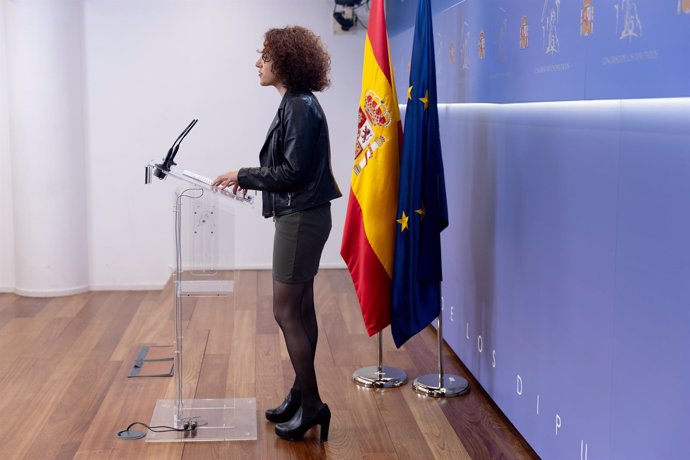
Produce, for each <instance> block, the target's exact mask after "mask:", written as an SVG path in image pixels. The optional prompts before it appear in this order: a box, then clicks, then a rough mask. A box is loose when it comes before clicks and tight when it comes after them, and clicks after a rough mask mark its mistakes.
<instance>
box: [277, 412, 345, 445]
mask: <svg viewBox="0 0 690 460" xmlns="http://www.w3.org/2000/svg"><path fill="white" fill-rule="evenodd" d="M316 425H320V426H321V442H326V441H328V428H329V427H330V425H331V411H330V409H329V408H328V406H327V405H326V404H324V405H323V406H321V408H320V409H319V410H318V411H316V413H315V414H314V415H312V416H311V417H308V418H305V417H304V412H303V410H302V407H300V408H299V409H298V410H297V413H296V414H295V416H294V417H292V420H290V421H289V422H285V423H279V424H278V425H276V434H277V435H278V436H280V437H281V438H283V439H288V440H290V441H299V440H300V439H302V438H303V437H304V433H306V432H307V431H308V430H309V429H310V428H312V427H315V426H316Z"/></svg>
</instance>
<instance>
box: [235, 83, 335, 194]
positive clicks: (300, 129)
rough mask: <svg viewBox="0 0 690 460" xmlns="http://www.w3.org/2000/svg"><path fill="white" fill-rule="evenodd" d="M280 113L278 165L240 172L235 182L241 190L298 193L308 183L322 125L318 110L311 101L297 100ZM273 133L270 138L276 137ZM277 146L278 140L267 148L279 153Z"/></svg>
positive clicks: (300, 98) (299, 98) (243, 169)
mask: <svg viewBox="0 0 690 460" xmlns="http://www.w3.org/2000/svg"><path fill="white" fill-rule="evenodd" d="M283 110H284V113H283V119H282V121H281V123H283V126H282V127H281V128H282V132H283V142H282V147H283V152H282V155H281V154H280V152H278V154H277V155H275V156H274V158H275V159H276V160H277V161H279V162H280V163H279V164H273V165H270V166H261V167H255V168H242V169H240V171H239V173H238V179H237V180H238V183H239V185H240V187H242V188H244V189H250V190H264V191H269V192H289V191H292V190H297V189H299V188H300V186H301V185H302V184H303V183H305V182H307V181H308V180H309V179H310V177H309V176H310V171H311V165H312V164H313V156H314V150H315V148H316V144H317V142H318V138H319V135H320V130H321V125H322V123H321V120H320V118H319V116H318V109H317V107H315V104H314V101H313V100H311V99H308V98H303V97H296V98H293V99H291V100H290V101H288V103H286V104H285V108H284V109H283ZM276 132H277V130H276ZM276 132H274V133H273V134H272V135H273V136H275V135H276ZM280 146H281V144H280V142H279V140H278V141H275V140H273V139H272V140H271V142H270V143H269V146H268V148H269V149H272V148H278V149H280ZM269 153H271V152H269ZM274 161H275V160H274Z"/></svg>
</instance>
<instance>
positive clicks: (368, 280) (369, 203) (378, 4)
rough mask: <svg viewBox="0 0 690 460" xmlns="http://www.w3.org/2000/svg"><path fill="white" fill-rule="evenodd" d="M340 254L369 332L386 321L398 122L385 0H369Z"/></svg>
mask: <svg viewBox="0 0 690 460" xmlns="http://www.w3.org/2000/svg"><path fill="white" fill-rule="evenodd" d="M368 27H369V28H368V32H367V37H366V42H365V45H364V63H363V66H362V94H361V97H360V101H359V113H358V132H357V141H356V143H355V160H354V163H353V168H352V178H351V189H350V196H349V201H348V209H347V215H346V219H345V232H344V235H343V242H342V247H341V255H342V256H343V259H344V260H345V262H346V263H347V266H348V269H349V270H350V275H351V276H352V281H353V282H354V285H355V290H356V291H357V297H358V299H359V303H360V307H361V309H362V315H363V317H364V324H365V326H366V328H367V332H368V333H369V335H373V334H375V333H377V332H379V331H380V330H381V329H383V328H385V327H386V326H388V325H389V324H390V305H391V285H392V277H393V262H394V251H395V232H396V222H395V219H396V216H395V214H396V210H397V206H398V185H399V180H400V145H401V142H402V127H401V124H400V112H399V109H398V100H397V97H396V93H395V83H394V79H393V72H392V65H391V61H390V53H389V47H388V36H387V32H386V19H385V15H384V10H383V0H373V1H372V3H371V10H370V16H369V25H368Z"/></svg>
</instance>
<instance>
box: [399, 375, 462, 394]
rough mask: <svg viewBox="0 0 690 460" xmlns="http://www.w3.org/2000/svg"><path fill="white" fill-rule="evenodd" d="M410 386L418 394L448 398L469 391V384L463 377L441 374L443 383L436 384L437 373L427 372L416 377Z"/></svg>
mask: <svg viewBox="0 0 690 460" xmlns="http://www.w3.org/2000/svg"><path fill="white" fill-rule="evenodd" d="M412 388H413V389H414V391H416V392H417V393H419V394H422V395H424V396H431V397H432V398H450V397H453V396H460V395H463V394H465V393H467V392H469V391H470V384H469V383H468V382H467V380H465V379H464V378H462V377H460V376H457V375H453V374H443V385H442V386H441V387H440V388H439V386H438V374H427V375H422V376H421V377H417V378H416V379H415V381H414V383H413V384H412Z"/></svg>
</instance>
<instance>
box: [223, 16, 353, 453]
mask: <svg viewBox="0 0 690 460" xmlns="http://www.w3.org/2000/svg"><path fill="white" fill-rule="evenodd" d="M260 53H261V56H260V57H259V59H258V60H257V61H256V67H257V68H258V69H259V83H260V84H261V86H273V87H275V88H276V89H277V90H278V92H279V93H280V95H281V96H282V100H281V102H280V106H279V107H278V113H277V114H276V116H275V118H274V119H273V122H272V124H271V126H270V128H269V132H268V135H267V136H266V140H265V142H264V145H263V147H262V148H261V152H260V153H259V163H260V165H261V166H259V167H254V168H241V169H239V170H237V171H230V172H228V173H226V174H222V175H220V176H218V177H217V178H216V179H215V180H214V181H213V185H214V186H218V187H222V188H225V187H232V191H233V192H234V193H237V192H238V191H245V190H261V191H262V199H263V215H264V217H272V218H273V220H274V221H275V229H276V230H275V237H274V241H273V314H274V316H275V319H276V321H277V322H278V325H279V326H280V328H281V330H282V331H283V336H284V337H285V343H286V345H287V349H288V354H289V355H290V361H291V362H292V367H293V368H294V370H295V381H294V383H293V385H292V388H291V389H290V392H289V393H288V395H287V397H286V398H285V400H284V401H283V403H282V404H281V405H279V406H278V407H276V408H274V409H269V410H267V411H266V418H267V419H268V420H270V421H272V422H276V423H278V424H277V425H276V429H275V431H276V434H277V435H278V436H280V437H282V438H286V439H291V440H297V439H302V437H303V436H304V433H305V432H306V431H307V430H309V429H310V428H311V427H313V426H316V425H320V429H321V441H326V440H328V428H329V424H330V420H331V412H330V410H329V409H328V406H327V405H325V404H323V402H322V401H321V398H320V396H319V390H318V386H317V383H316V372H315V371H314V356H315V354H316V342H317V337H318V329H317V324H316V313H315V311H314V276H315V275H316V273H317V271H318V268H319V261H320V259H321V251H322V250H323V246H324V244H325V243H326V240H327V239H328V235H329V233H330V230H331V205H330V201H331V200H332V199H334V198H338V197H340V196H341V193H340V190H339V189H338V185H337V184H336V182H335V179H334V178H333V173H332V171H331V164H330V145H329V138H328V125H327V124H326V117H325V115H324V113H323V110H322V109H321V106H320V105H319V102H318V101H317V99H316V97H315V96H314V94H313V93H312V91H322V90H323V89H325V88H326V87H327V86H328V84H329V80H328V71H329V70H330V56H329V55H328V53H327V52H326V50H325V49H324V46H323V44H322V43H321V40H320V39H319V37H317V36H316V35H314V33H313V32H311V31H310V30H308V29H305V28H304V27H299V26H295V27H286V28H283V29H270V30H268V31H267V32H266V34H265V35H264V46H263V50H261V52H260Z"/></svg>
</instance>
